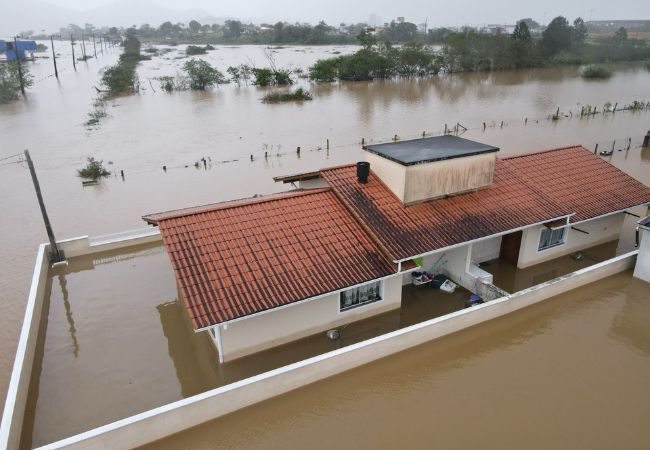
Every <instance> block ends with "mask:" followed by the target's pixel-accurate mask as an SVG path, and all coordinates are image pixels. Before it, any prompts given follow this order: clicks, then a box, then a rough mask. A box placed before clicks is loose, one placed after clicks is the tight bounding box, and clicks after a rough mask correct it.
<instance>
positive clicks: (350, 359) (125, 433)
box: [0, 247, 638, 450]
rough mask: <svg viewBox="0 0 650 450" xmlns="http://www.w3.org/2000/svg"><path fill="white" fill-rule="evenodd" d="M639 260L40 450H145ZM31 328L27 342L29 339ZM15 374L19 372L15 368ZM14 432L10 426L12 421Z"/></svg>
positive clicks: (631, 256) (629, 258)
mask: <svg viewBox="0 0 650 450" xmlns="http://www.w3.org/2000/svg"><path fill="white" fill-rule="evenodd" d="M42 248H43V247H41V250H42ZM637 253H638V251H633V252H630V253H627V254H625V255H622V256H619V257H616V258H613V259H610V260H608V261H604V262H602V263H598V264H595V265H593V266H590V267H588V268H585V269H581V270H578V271H577V272H573V273H570V274H568V275H565V276H563V277H560V278H556V279H554V280H551V281H548V282H546V283H543V284H540V285H537V286H533V287H531V288H528V289H525V290H523V291H520V292H517V293H515V294H512V295H509V296H506V297H503V298H500V299H497V300H494V301H491V302H488V303H484V304H482V305H478V306H475V307H472V308H468V309H464V310H461V311H457V312H454V313H451V314H448V315H446V316H443V317H438V318H435V319H432V320H428V321H426V322H422V323H419V324H416V325H413V326H410V327H407V328H403V329H400V330H396V331H393V332H391V333H387V334H384V335H382V336H378V337H375V338H372V339H368V340H366V341H363V342H360V343H357V344H354V345H350V346H348V347H345V348H342V349H338V350H334V351H332V352H329V353H325V354H322V355H318V356H315V357H312V358H309V359H306V360H304V361H300V362H297V363H294V364H290V365H287V366H284V367H281V368H278V369H275V370H271V371H269V372H266V373H263V374H260V375H257V376H254V377H251V378H248V379H245V380H241V381H238V382H236V383H232V384H229V385H227V386H223V387H220V388H217V389H213V390H211V391H208V392H204V393H202V394H199V395H195V396H193V397H189V398H186V399H183V400H180V401H177V402H173V403H169V404H167V405H164V406H162V407H159V408H155V409H152V410H149V411H145V412H143V413H141V414H138V415H135V416H132V417H128V418H125V419H122V420H119V421H117V422H113V423H110V424H107V425H104V426H102V427H99V428H95V429H93V430H90V431H87V432H85V433H81V434H78V435H75V436H72V437H70V438H67V439H63V440H61V441H57V442H54V443H52V444H49V445H46V446H44V447H40V450H50V449H59V448H66V449H89V450H93V449H127V448H132V447H136V446H140V445H144V444H146V443H149V442H152V441H155V440H158V439H161V438H164V437H166V436H169V435H171V434H174V433H177V432H179V431H182V430H185V429H187V428H190V427H193V426H196V425H199V424H201V423H204V422H207V421H209V420H212V419H215V418H218V417H221V416H223V415H225V414H228V413H231V412H234V411H236V410H239V409H241V408H244V407H246V406H249V405H252V404H255V403H258V402H261V401H263V400H267V399H269V398H272V397H275V396H277V395H280V394H283V393H286V392H288V391H291V390H293V389H296V388H299V387H302V386H305V385H308V384H310V383H313V382H315V381H319V380H322V379H324V378H327V377H330V376H332V375H336V374H339V373H342V372H344V371H347V370H349V369H352V368H355V367H358V366H361V365H363V364H367V363H369V362H372V361H376V360H378V359H380V358H384V357H386V356H389V355H392V354H394V353H397V352H400V351H403V350H406V349H409V348H412V347H414V346H417V345H420V344H423V343H425V342H428V341H431V340H433V339H437V338H439V337H442V336H445V335H448V334H450V333H454V332H457V331H460V330H463V329H465V328H467V327H470V326H473V325H477V324H480V323H483V322H486V321H488V320H491V319H494V318H497V317H501V316H503V315H506V314H509V313H511V312H513V311H516V310H518V309H521V308H525V307H527V306H530V305H532V304H535V303H537V302H540V301H542V300H545V299H547V298H550V297H553V296H555V295H558V294H561V293H563V292H567V291H570V290H572V289H575V288H578V287H580V286H584V285H586V284H589V283H591V282H593V281H596V280H599V279H601V278H605V277H607V276H610V275H613V274H615V273H618V272H621V271H624V270H627V269H630V268H632V267H633V266H634V263H635V261H636V255H637ZM39 254H41V258H42V252H41V253H39ZM37 264H38V262H37ZM46 267H47V266H46ZM37 269H38V265H37ZM32 287H34V286H32ZM31 295H32V294H31V293H30V299H31V298H32V297H31ZM29 307H30V308H32V309H33V308H34V303H33V302H32V303H30V306H29ZM33 313H34V311H33V310H29V309H28V313H27V316H26V322H25V327H27V328H26V329H27V333H29V328H30V324H31V323H33V322H34V318H33V317H32V316H33ZM25 327H24V329H23V334H25ZM34 328H38V327H34ZM22 338H23V336H22V335H21V343H20V345H19V352H22V353H19V355H18V357H17V359H16V364H17V365H20V364H22V361H25V359H26V357H27V356H29V355H28V354H27V353H26V348H25V347H24V346H23V339H22ZM32 356H33V355H32ZM29 365H30V366H31V360H30V361H29ZM15 371H16V368H14V372H15ZM19 372H20V370H19ZM19 375H20V373H19ZM15 376H16V373H14V375H13V376H12V381H11V385H12V388H13V389H14V390H16V389H18V384H19V383H18V380H14V377H15ZM21 381H22V382H23V383H28V381H29V380H28V379H27V380H24V379H22V380H21ZM27 388H28V386H27V387H25V386H22V387H21V389H25V390H26V389H27ZM10 394H11V395H12V397H11V398H12V399H13V400H12V402H13V401H15V399H16V393H15V392H13V393H10ZM16 404H17V402H16ZM7 405H8V407H9V411H7V408H6V409H5V414H7V412H9V413H11V415H12V417H13V416H14V413H15V411H18V409H16V410H15V411H14V409H13V405H12V404H10V401H9V400H8V403H7ZM23 411H24V402H23V403H22V405H21V411H20V413H21V415H20V416H18V415H17V414H15V416H16V418H17V419H18V420H20V421H21V422H22V412H23ZM8 425H11V421H10V420H9V422H8ZM2 426H3V429H2V438H3V441H0V445H1V444H2V443H7V440H8V438H9V437H11V441H10V442H9V443H10V444H11V445H10V446H9V448H10V449H14V448H17V440H18V439H19V437H20V436H19V434H18V436H15V435H14V434H13V432H14V430H13V429H12V435H11V436H9V430H8V429H5V421H4V419H3V423H2ZM15 428H16V429H17V430H18V432H19V431H20V425H16V426H15Z"/></svg>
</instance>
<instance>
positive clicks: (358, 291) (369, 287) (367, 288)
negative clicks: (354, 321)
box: [339, 281, 381, 310]
mask: <svg viewBox="0 0 650 450" xmlns="http://www.w3.org/2000/svg"><path fill="white" fill-rule="evenodd" d="M339 298H340V305H339V306H340V309H341V310H344V309H349V308H354V307H355V306H359V305H364V304H366V303H372V302H376V301H379V300H381V281H376V282H374V283H369V284H364V285H363V286H359V287H357V288H353V289H348V290H347V291H342V292H341V294H340V297H339Z"/></svg>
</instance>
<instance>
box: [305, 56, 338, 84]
mask: <svg viewBox="0 0 650 450" xmlns="http://www.w3.org/2000/svg"><path fill="white" fill-rule="evenodd" d="M338 61H339V59H338V58H328V59H319V60H318V61H316V62H315V63H314V65H313V66H311V67H310V68H309V79H310V80H313V81H320V82H332V81H336V80H337V79H338V77H339V67H338Z"/></svg>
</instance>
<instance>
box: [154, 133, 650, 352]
mask: <svg viewBox="0 0 650 450" xmlns="http://www.w3.org/2000/svg"><path fill="white" fill-rule="evenodd" d="M498 151H499V149H498V148H496V147H493V146H490V145H486V144H482V143H478V142H474V141H470V140H467V139H463V138H460V137H456V136H451V135H445V136H440V137H432V138H425V139H417V140H411V141H398V142H394V143H385V144H373V145H367V146H365V147H364V157H365V161H361V162H359V163H357V164H351V165H345V166H340V167H332V168H326V169H321V170H319V171H315V172H309V173H303V174H297V175H291V176H284V177H278V178H276V181H279V182H284V183H291V184H292V185H294V186H295V187H296V189H295V190H292V191H289V192H285V193H280V194H274V195H269V196H264V197H258V198H250V199H242V200H235V201H229V202H224V203H218V204H213V205H206V206H199V207H193V208H187V209H181V210H176V211H169V212H163V213H157V214H150V215H147V216H144V217H143V218H144V220H145V221H146V222H148V223H149V224H152V225H155V226H158V227H159V228H160V233H161V235H162V238H163V241H164V244H165V247H166V249H167V253H168V255H169V258H170V260H171V264H172V267H173V270H174V273H175V275H176V279H177V282H178V285H179V288H180V293H181V297H182V301H183V304H184V306H185V311H186V312H187V314H188V316H189V318H190V319H191V322H192V326H193V327H194V330H195V331H206V332H208V333H209V335H210V337H211V338H212V341H213V342H214V344H215V346H216V348H217V350H218V354H219V358H220V360H221V361H228V360H232V359H235V358H238V357H242V356H245V355H249V354H252V353H255V352H258V351H261V350H264V349H267V348H270V347H274V346H278V345H281V344H284V343H287V342H290V341H294V340H297V339H300V338H303V337H306V336H309V335H312V334H315V333H319V332H323V331H326V330H329V329H333V328H336V327H341V326H344V325H345V324H349V323H352V322H356V321H359V320H361V319H365V318H369V317H372V316H375V315H378V314H382V313H385V312H387V311H392V310H396V309H398V308H401V307H403V303H404V301H405V295H406V294H404V293H405V292H408V291H407V290H408V289H412V286H411V285H412V283H413V282H414V280H415V277H414V276H413V273H414V272H415V271H417V272H418V273H419V272H420V271H422V270H425V271H427V272H430V273H432V274H444V276H445V277H448V278H449V279H450V280H451V281H453V282H454V283H456V284H457V285H459V286H460V288H459V289H462V290H466V291H467V292H466V294H467V296H470V295H471V294H474V296H477V295H478V296H479V297H481V298H482V299H483V300H485V301H489V300H491V299H494V298H497V297H499V296H500V295H502V293H503V290H500V289H499V288H498V287H496V286H494V284H493V281H494V279H493V274H492V273H490V272H489V271H488V270H486V269H489V268H488V267H485V265H484V263H485V262H486V261H495V260H498V261H505V263H506V264H509V265H511V266H512V267H513V268H515V269H526V268H530V267H535V266H537V265H539V264H541V263H544V262H547V261H550V260H554V259H556V258H558V257H560V256H564V255H568V254H575V253H576V252H580V251H584V250H585V249H589V248H593V247H596V246H599V245H602V244H605V243H608V242H611V241H615V240H617V239H618V238H619V236H620V234H621V232H622V231H623V224H624V219H625V216H626V215H627V214H630V213H629V211H628V210H629V209H631V208H635V207H640V206H642V207H647V205H648V204H650V189H649V188H648V187H646V186H644V185H643V184H642V183H640V182H638V181H637V180H635V179H634V178H632V177H630V176H629V175H626V174H625V173H624V172H622V171H621V170H619V169H617V168H615V167H613V166H612V165H610V164H609V163H608V162H606V161H605V160H603V159H601V158H600V157H598V156H596V155H594V154H593V153H591V152H590V151H588V150H586V149H584V148H583V147H581V146H572V147H563V148H556V149H551V150H544V151H540V152H536V153H530V154H524V155H518V156H509V157H504V158H499V157H498V156H497V153H498ZM427 292H431V296H432V301H437V299H435V300H434V299H433V297H434V296H435V295H436V294H434V293H435V292H437V291H436V290H434V289H431V290H430V291H427ZM463 292H465V291H463ZM438 295H440V294H438ZM474 298H476V297H474ZM462 307H463V306H461V308H462Z"/></svg>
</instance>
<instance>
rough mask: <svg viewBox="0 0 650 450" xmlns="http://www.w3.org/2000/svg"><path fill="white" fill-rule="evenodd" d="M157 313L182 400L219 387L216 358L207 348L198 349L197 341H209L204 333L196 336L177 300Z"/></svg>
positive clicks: (166, 304) (163, 305) (159, 309)
mask: <svg viewBox="0 0 650 450" xmlns="http://www.w3.org/2000/svg"><path fill="white" fill-rule="evenodd" d="M156 309H157V310H158V314H159V315H160V324H161V325H162V330H163V333H164V335H165V338H166V339H167V347H168V350H169V357H170V358H171V359H172V361H173V363H174V368H175V369H176V377H177V378H178V382H179V383H180V385H181V395H182V396H183V398H185V397H190V396H192V395H195V394H198V393H201V392H205V391H206V390H208V389H211V388H213V387H216V386H217V385H218V384H217V383H218V380H219V379H220V378H221V376H219V371H220V367H219V363H218V359H217V355H216V353H215V352H214V351H209V350H210V348H209V347H207V346H206V345H201V346H197V345H196V341H197V339H199V340H204V341H205V340H207V336H206V335H205V333H201V334H200V335H197V334H196V333H194V331H193V329H192V326H191V324H190V323H189V321H188V320H187V314H186V313H185V312H184V311H183V306H182V305H180V303H179V302H178V301H177V300H173V301H171V302H167V303H163V304H160V305H158V306H156Z"/></svg>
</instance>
